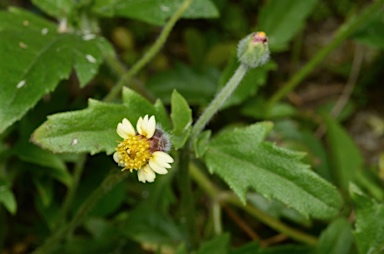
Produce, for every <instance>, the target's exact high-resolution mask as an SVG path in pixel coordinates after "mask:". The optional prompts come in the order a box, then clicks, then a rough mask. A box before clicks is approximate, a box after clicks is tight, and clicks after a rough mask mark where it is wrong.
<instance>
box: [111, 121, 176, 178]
mask: <svg viewBox="0 0 384 254" xmlns="http://www.w3.org/2000/svg"><path fill="white" fill-rule="evenodd" d="M136 129H137V133H136V131H135V128H134V127H133V125H132V124H131V122H130V121H129V120H127V119H126V118H124V119H123V121H122V122H121V123H119V124H118V125H117V129H116V132H117V134H119V136H120V137H121V138H123V141H121V142H120V143H119V144H118V145H117V148H116V152H115V153H114V154H113V159H114V160H115V161H116V163H117V164H118V165H119V166H121V167H123V169H122V171H125V170H129V171H131V172H132V171H133V170H137V176H138V178H139V181H141V182H143V183H145V182H153V181H154V180H155V178H156V174H155V173H157V174H167V173H168V170H167V169H168V168H170V167H171V165H170V163H172V162H173V158H172V157H171V156H170V155H169V154H168V153H166V152H168V151H169V150H170V149H171V142H170V139H169V135H168V134H167V133H166V132H165V131H164V130H162V129H161V127H160V126H158V125H156V120H155V117H154V116H151V117H148V115H145V116H144V118H142V117H140V118H139V120H138V121H137V124H136Z"/></svg>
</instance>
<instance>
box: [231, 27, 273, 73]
mask: <svg viewBox="0 0 384 254" xmlns="http://www.w3.org/2000/svg"><path fill="white" fill-rule="evenodd" d="M237 57H238V59H239V61H240V62H241V63H242V64H245V65H248V66H249V67H251V68H256V67H257V66H260V65H263V64H265V63H266V62H267V61H268V59H269V49H268V40H267V36H266V35H265V33H264V32H256V33H251V34H250V35H248V36H247V37H245V38H244V39H242V40H241V41H240V42H239V46H238V48H237Z"/></svg>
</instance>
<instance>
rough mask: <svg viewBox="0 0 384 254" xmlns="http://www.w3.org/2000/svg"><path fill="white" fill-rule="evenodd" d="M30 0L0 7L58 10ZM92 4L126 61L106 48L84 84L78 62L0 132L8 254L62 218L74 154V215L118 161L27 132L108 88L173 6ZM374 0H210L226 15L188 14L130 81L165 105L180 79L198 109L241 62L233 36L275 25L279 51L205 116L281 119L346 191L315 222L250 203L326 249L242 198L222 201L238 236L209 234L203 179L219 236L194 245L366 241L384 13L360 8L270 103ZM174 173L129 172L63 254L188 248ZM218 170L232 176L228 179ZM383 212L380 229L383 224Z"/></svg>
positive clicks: (381, 194) (383, 142)
mask: <svg viewBox="0 0 384 254" xmlns="http://www.w3.org/2000/svg"><path fill="white" fill-rule="evenodd" d="M32 2H34V3H32ZM32 2H30V1H22V0H2V1H0V8H1V9H3V10H5V9H6V8H8V7H10V6H12V7H19V8H23V9H25V10H28V11H30V12H32V13H35V14H37V15H39V16H41V17H44V18H47V19H49V20H51V21H52V22H56V21H55V19H54V18H53V16H56V14H57V13H54V12H52V10H53V9H49V8H47V9H44V8H42V6H47V5H44V4H38V3H39V2H40V3H43V2H44V1H37V0H36V1H32ZM47 2H49V1H47ZM94 2H95V5H94V7H93V8H94V9H93V11H94V13H98V12H100V10H103V15H101V16H99V17H98V19H95V26H96V27H98V29H99V30H98V33H100V35H102V36H104V37H105V38H106V39H107V40H108V41H109V42H110V43H111V44H112V46H113V48H114V49H115V51H116V52H117V54H118V57H119V58H120V60H121V62H122V63H123V65H114V62H113V61H108V60H107V61H106V62H104V63H103V64H101V66H100V69H99V72H98V73H97V75H96V77H94V78H93V79H92V80H91V81H90V83H89V84H88V85H87V86H86V87H84V88H80V86H79V79H78V77H77V76H76V75H75V74H74V73H72V75H71V76H70V78H69V79H68V80H65V81H61V82H60V84H59V85H58V87H57V88H56V89H55V90H54V91H53V92H51V93H49V94H47V95H45V96H44V97H43V99H42V100H40V101H39V102H38V103H37V105H36V106H35V107H34V108H32V109H31V110H30V111H28V113H27V114H26V115H25V116H24V117H23V118H22V119H21V120H20V121H19V122H17V123H16V124H14V125H12V126H11V127H8V128H7V129H6V131H4V132H3V133H2V134H1V135H0V137H1V140H2V141H1V142H0V203H1V204H2V206H1V207H0V221H1V225H2V226H1V227H0V246H1V249H2V253H28V252H31V251H32V250H33V249H35V248H36V247H37V246H39V245H40V244H41V243H42V242H43V241H44V239H46V238H47V236H49V234H50V232H51V231H54V230H55V227H56V226H57V225H56V224H55V218H56V216H57V214H58V213H60V207H61V204H62V203H63V198H64V196H65V193H66V190H67V188H70V186H71V183H72V181H73V177H74V176H73V175H72V174H71V172H73V171H74V168H75V167H76V166H78V165H79V164H81V163H85V166H84V172H83V175H82V176H81V179H80V184H79V189H78V190H77V191H76V194H75V197H74V201H73V205H72V206H71V207H70V208H69V210H70V214H73V213H74V212H75V211H76V210H77V208H78V207H79V206H80V205H81V204H82V202H83V201H84V200H85V198H86V197H87V196H88V195H90V193H91V191H92V190H94V189H95V188H96V187H97V186H98V185H99V184H100V183H101V181H102V179H103V178H105V176H106V174H107V173H108V172H109V171H111V170H112V169H113V170H116V166H115V163H114V162H113V160H112V159H111V158H110V157H107V156H105V154H97V155H93V156H88V157H87V159H86V161H80V162H79V161H78V157H77V156H75V155H73V154H52V153H50V152H48V151H46V150H43V149H41V148H39V147H37V146H36V145H34V144H32V143H30V142H29V139H30V135H31V133H32V132H33V131H34V130H35V129H36V128H37V127H38V126H39V125H40V124H41V123H42V122H44V121H45V120H46V116H47V115H50V114H53V113H57V112H62V111H70V110H76V109H83V108H86V107H87V100H88V98H94V99H102V98H103V97H104V96H105V94H107V93H108V91H109V90H110V89H111V87H113V85H114V84H115V83H116V82H117V81H118V79H119V77H120V75H121V74H122V73H124V72H125V71H126V69H125V68H129V67H130V66H132V64H134V63H135V62H136V61H137V60H138V59H139V58H140V57H141V56H142V55H143V54H144V53H145V52H146V50H147V49H148V48H149V47H150V46H151V45H152V43H153V42H154V40H155V39H156V37H157V36H158V34H159V32H160V31H161V25H163V24H164V22H165V21H166V20H167V18H168V17H169V16H164V15H160V14H159V16H156V15H157V14H156V15H153V13H152V12H151V11H150V10H151V8H152V7H153V6H152V7H151V6H146V7H145V8H139V9H135V8H128V7H127V8H126V9H124V8H125V7H124V6H123V7H121V6H120V7H118V8H117V7H116V8H110V9H108V11H105V9H102V8H103V4H104V3H105V2H103V1H94ZM107 2H110V1H107ZM171 2H172V1H171ZM371 2H372V1H367V0H357V1H352V0H340V1H331V0H324V1H318V0H306V1H302V0H289V1H287V0H284V1H283V0H281V1H278V0H269V1H264V0H236V1H230V0H212V1H211V4H212V5H210V6H208V5H207V6H208V7H206V8H212V10H213V11H214V12H217V17H216V18H209V19H201V18H200V19H181V20H180V21H178V23H177V24H176V26H175V27H174V29H173V31H172V33H171V35H170V37H169V38H168V40H167V42H166V43H165V45H164V47H163V49H162V50H161V51H160V53H159V54H158V55H157V56H156V57H155V58H154V59H153V60H152V61H151V62H150V64H149V65H148V66H147V67H145V68H144V69H143V70H142V71H141V72H140V73H139V74H138V75H137V76H136V77H135V78H134V79H133V80H132V82H131V84H130V86H131V88H132V89H133V90H135V91H137V92H138V93H140V94H141V95H143V96H144V97H146V98H147V99H148V100H150V101H151V102H154V101H155V100H156V99H158V98H160V99H161V100H162V101H163V103H164V104H165V105H167V106H168V105H169V103H170V101H171V94H172V91H173V90H174V89H177V91H178V92H179V93H180V94H181V95H182V96H183V97H184V98H185V99H186V100H187V101H188V103H189V105H191V107H192V109H193V113H194V117H195V118H196V117H197V116H198V115H199V114H200V113H201V111H202V109H203V108H204V107H205V106H207V104H208V103H209V102H210V100H211V99H212V98H213V96H214V95H215V94H216V92H217V91H218V89H220V88H221V87H222V86H223V85H224V84H225V83H226V81H227V80H228V79H229V78H230V77H231V75H232V73H233V71H234V70H235V68H236V67H237V65H238V63H237V60H236V54H235V53H236V46H237V42H238V41H239V40H240V39H241V38H242V37H244V36H245V35H247V34H249V33H250V32H252V31H258V30H262V31H265V32H266V34H267V36H268V37H269V46H270V50H271V61H270V62H269V63H268V64H266V65H265V66H263V67H262V68H258V69H255V70H252V71H250V72H249V73H248V74H247V76H246V78H245V79H244V80H243V81H242V82H241V84H240V86H239V87H238V89H237V90H236V92H235V93H234V94H233V95H232V96H231V98H230V99H229V100H228V101H227V102H226V104H225V105H224V106H223V108H222V110H221V111H220V112H219V113H217V115H216V116H215V117H214V119H213V120H212V122H211V123H210V124H209V128H210V129H212V131H213V132H215V133H216V132H218V131H219V130H221V129H223V128H225V127H228V126H241V125H245V124H249V123H254V122H256V121H260V120H264V119H267V120H271V121H273V122H274V123H275V128H274V130H273V131H272V134H271V135H269V139H270V140H272V141H274V142H277V143H278V144H279V145H280V146H284V147H288V148H293V149H295V150H298V151H303V152H306V153H307V156H306V157H305V158H304V160H305V161H306V162H307V163H309V164H310V165H312V167H313V169H314V170H315V171H316V172H317V173H318V174H319V175H321V176H322V177H323V178H325V179H327V180H328V181H330V182H331V183H333V184H335V185H336V186H338V187H339V188H340V190H341V192H342V194H343V196H344V198H345V203H346V205H345V207H344V209H343V211H342V213H341V214H340V218H338V219H336V220H334V221H316V220H311V219H308V218H305V217H304V216H302V215H301V214H298V213H297V212H295V211H294V210H292V209H289V208H288V207H286V206H283V205H282V204H281V203H279V202H277V201H269V200H266V199H265V198H263V197H261V196H259V195H258V194H256V193H251V194H249V197H248V200H249V202H250V203H251V204H252V205H253V206H255V207H257V208H258V209H260V210H262V211H264V212H266V213H268V214H269V215H270V216H272V217H275V218H278V219H280V220H281V221H284V222H286V223H287V224H289V225H291V226H292V227H294V228H298V229H300V230H303V231H306V232H308V233H310V234H312V235H315V236H317V237H319V242H318V245H316V246H317V247H313V246H307V245H302V244H300V243H298V242H296V241H294V240H291V239H288V238H287V237H286V236H285V235H284V234H282V233H280V232H276V231H274V230H273V229H271V228H269V227H268V226H266V225H264V224H262V223H260V222H259V221H258V220H257V219H255V218H253V217H252V216H250V215H249V214H246V213H245V212H244V211H242V209H238V208H236V207H226V206H224V213H223V218H222V219H223V231H224V232H228V234H224V235H221V236H218V237H217V238H213V235H214V229H213V224H212V221H211V213H212V212H213V211H212V209H213V208H212V204H211V201H210V200H209V199H208V198H207V196H206V195H205V194H204V192H203V191H202V190H201V189H200V188H198V187H197V186H194V187H195V192H194V198H195V200H196V201H197V207H196V216H197V218H196V222H197V223H198V225H197V228H198V229H199V237H200V238H201V239H212V238H213V240H211V241H208V242H205V243H204V244H203V245H202V246H201V248H200V249H199V251H197V252H196V253H199V254H205V253H237V254H243V253H313V252H315V251H317V252H318V253H356V252H357V251H358V250H359V251H360V253H365V250H367V249H368V247H369V246H368V247H367V246H364V244H363V243H364V241H365V240H367V239H368V236H367V235H364V234H359V231H355V235H353V234H352V230H353V229H352V227H354V228H355V229H356V227H357V228H358V227H359V226H358V225H355V226H352V224H351V223H352V222H354V221H355V216H360V215H361V216H362V217H359V218H360V219H361V218H362V219H361V220H362V221H363V222H361V221H358V222H359V223H361V224H360V225H362V227H361V228H363V230H364V225H365V224H364V220H366V222H367V223H368V224H369V223H371V222H370V221H369V220H368V218H369V217H370V213H369V212H367V211H366V210H367V209H372V210H374V211H376V215H377V216H379V215H381V216H384V209H383V207H382V205H381V206H373V205H372V206H369V205H368V206H367V209H366V210H363V211H361V212H360V213H359V214H357V215H356V214H355V213H354V212H353V211H354V206H358V205H356V203H358V204H363V203H364V202H368V203H369V204H371V203H370V202H372V201H367V200H370V198H373V199H375V200H377V201H378V202H382V201H383V199H384V188H383V187H384V105H383V103H384V100H383V98H384V87H383V80H384V72H383V69H384V54H383V49H384V14H383V13H384V11H382V12H376V14H375V15H372V16H370V17H369V18H366V19H364V22H363V23H362V24H359V26H358V28H357V29H355V30H354V31H353V33H350V34H348V36H347V38H346V39H345V40H342V41H341V42H340V43H339V44H338V45H337V47H335V49H334V50H332V51H331V52H330V53H329V54H328V55H327V56H326V57H325V58H323V60H322V61H321V63H320V64H318V65H316V66H313V67H312V68H311V69H310V71H309V72H308V73H306V74H305V76H304V77H303V79H302V81H301V82H300V85H299V86H297V87H296V89H295V90H294V91H293V90H292V91H289V93H287V96H285V97H284V99H282V100H278V101H276V102H274V103H272V104H268V103H270V98H271V97H272V96H273V95H274V94H275V93H276V91H278V90H279V89H281V88H282V87H284V86H286V84H287V82H288V81H290V80H291V79H292V78H293V77H295V75H296V74H297V73H298V72H299V71H300V70H301V69H302V68H303V67H305V66H306V64H307V63H308V62H309V61H311V59H314V58H315V57H316V56H318V52H319V51H321V50H322V49H324V48H326V47H327V46H328V45H329V44H330V43H332V40H333V39H334V36H335V34H337V31H340V30H342V29H343V25H344V24H345V23H347V21H348V20H350V19H354V18H356V17H355V15H357V14H358V13H360V11H361V10H363V9H364V8H366V7H367V6H369V5H370V4H371ZM38 6H40V8H39V7H38ZM150 7H151V8H150ZM157 7H158V6H157ZM157 7H156V8H157ZM381 8H382V6H381ZM50 10H51V12H50ZM163 11H164V10H163ZM166 11H169V10H166ZM158 12H159V13H160V12H161V6H160V10H159V11H158ZM46 13H48V15H49V16H47V14H46ZM156 13H157V12H156ZM51 15H52V16H51ZM74 17H75V18H79V17H78V16H74ZM74 23H76V21H75V22H74ZM80 23H81V22H78V24H80ZM96 24H97V25H96ZM0 40H1V38H0ZM125 66H126V67H125ZM0 78H1V77H0ZM268 105H269V106H271V107H269V108H268V107H267V106H268ZM267 108H268V110H267ZM195 163H197V164H198V163H199V162H198V161H197V162H195ZM173 174H174V173H172V170H171V171H170V173H169V174H168V175H165V176H163V177H161V178H159V179H158V180H156V183H154V184H141V183H139V182H137V180H136V179H135V178H136V176H133V175H129V176H128V179H126V180H124V181H122V182H121V183H120V184H118V185H116V186H115V187H114V188H113V189H112V190H111V191H110V192H109V193H108V194H106V195H105V196H104V197H103V199H102V200H101V201H100V202H99V203H98V204H97V205H96V206H95V207H94V208H93V210H92V212H91V214H90V215H89V216H88V219H87V220H86V222H85V223H84V225H83V226H82V227H81V228H79V229H77V230H76V232H74V234H73V235H71V237H69V238H68V239H67V241H66V242H65V244H64V245H63V247H62V249H61V250H60V251H59V252H58V253H186V252H185V246H184V245H183V242H184V239H185V236H184V231H183V229H181V228H180V227H179V226H178V221H176V220H175V219H174V218H175V213H177V212H178V209H177V206H178V203H177V200H178V195H179V193H177V191H175V189H174V188H173V184H172V179H173V177H174V175H173ZM213 181H214V182H215V184H217V185H218V186H221V187H223V188H225V187H224V186H225V184H224V183H223V182H222V181H221V180H219V179H218V178H213ZM350 181H353V182H354V183H355V184H356V185H357V186H358V188H359V189H361V190H362V191H363V192H365V193H367V194H368V196H370V198H367V197H366V196H364V195H363V194H361V195H360V194H356V196H359V195H360V196H361V197H360V196H359V198H357V199H355V201H352V198H351V197H350V194H349V192H348V190H349V182H350ZM356 193H359V192H358V191H357V192H356ZM160 195H161V198H160ZM356 200H358V201H356ZM354 202H355V203H354ZM359 202H361V203H359ZM352 203H353V204H354V205H352ZM371 207H372V208H371ZM375 209H376V210H375ZM159 211H160V212H159ZM381 218H382V217H381ZM372 223H374V222H372ZM376 223H379V225H382V226H383V228H384V225H383V222H377V221H376ZM244 224H245V225H244ZM367 227H369V225H368V226H367ZM376 229H377V227H376ZM372 230H374V229H373V228H372ZM368 231H369V230H368ZM368 231H365V232H368ZM375 233H377V231H376V232H374V233H373V234H375ZM382 233H383V234H384V232H382ZM354 237H355V238H354ZM380 239H383V236H381V238H380V237H379V238H378V240H377V241H378V242H377V245H378V246H380V244H381V246H383V245H382V244H383V242H380ZM159 246H160V247H159ZM228 246H232V247H233V248H229V247H228ZM356 246H358V247H356ZM377 253H379V252H377Z"/></svg>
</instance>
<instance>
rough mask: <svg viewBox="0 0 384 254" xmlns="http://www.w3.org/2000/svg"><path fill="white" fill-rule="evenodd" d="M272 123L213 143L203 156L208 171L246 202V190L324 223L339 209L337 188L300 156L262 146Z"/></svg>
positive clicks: (231, 133)
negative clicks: (222, 180)
mask: <svg viewBox="0 0 384 254" xmlns="http://www.w3.org/2000/svg"><path fill="white" fill-rule="evenodd" d="M271 128H272V123H270V122H262V123H258V124H254V125H251V126H249V127H247V128H239V129H234V130H232V131H226V132H224V133H221V134H219V135H218V136H217V137H215V138H214V139H212V141H211V142H210V144H209V148H208V150H207V152H206V154H205V156H204V159H205V161H206V163H207V166H208V169H209V171H210V172H211V173H216V174H218V175H219V176H220V177H222V178H223V179H224V181H225V182H227V184H228V185H229V186H230V188H231V189H233V191H234V192H235V193H236V194H237V195H238V196H239V198H240V199H241V201H242V202H244V203H245V202H246V192H247V190H248V189H249V188H251V189H253V190H255V191H256V192H258V193H260V194H261V195H263V196H264V197H266V198H272V199H276V200H278V201H280V202H282V203H283V204H285V205H287V206H289V207H291V208H293V209H295V210H297V211H299V212H300V213H302V214H303V215H305V216H311V217H314V218H319V219H326V218H330V217H333V216H335V215H336V214H337V213H338V212H339V209H340V207H341V203H342V200H341V197H340V195H339V193H338V192H337V190H336V188H335V187H334V186H332V185H331V184H330V183H328V182H327V181H325V180H324V179H322V178H321V177H320V176H318V175H317V174H315V173H314V172H313V171H311V170H310V169H309V166H308V165H305V164H303V163H302V162H300V159H301V158H302V157H303V154H302V153H298V152H293V151H290V150H287V149H283V148H279V147H277V146H276V145H274V144H272V143H269V142H265V141H264V138H265V137H266V135H267V133H268V132H269V131H270V130H271Z"/></svg>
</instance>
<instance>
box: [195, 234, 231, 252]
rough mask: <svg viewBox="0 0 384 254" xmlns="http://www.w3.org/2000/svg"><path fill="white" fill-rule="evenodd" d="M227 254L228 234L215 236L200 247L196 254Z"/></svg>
mask: <svg viewBox="0 0 384 254" xmlns="http://www.w3.org/2000/svg"><path fill="white" fill-rule="evenodd" d="M226 253H229V234H222V235H219V236H216V237H215V238H213V239H212V240H210V241H208V242H205V243H203V244H202V245H201V247H200V249H199V250H198V251H197V253H196V254H226Z"/></svg>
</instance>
